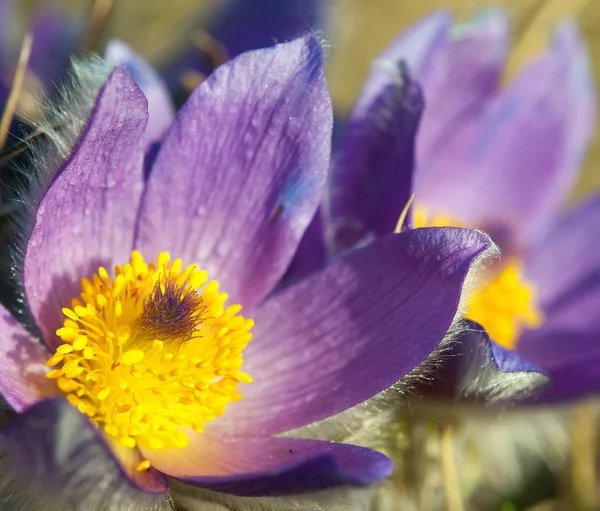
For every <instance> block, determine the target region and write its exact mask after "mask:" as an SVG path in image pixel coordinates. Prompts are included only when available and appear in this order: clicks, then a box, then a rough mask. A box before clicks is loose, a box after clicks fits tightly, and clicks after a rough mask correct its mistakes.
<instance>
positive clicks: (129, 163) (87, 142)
mask: <svg viewBox="0 0 600 511" xmlns="http://www.w3.org/2000/svg"><path fill="white" fill-rule="evenodd" d="M147 119H148V111H147V107H146V98H144V95H143V94H142V92H141V91H140V90H139V89H138V87H137V86H136V85H135V83H133V81H132V80H131V79H130V78H129V77H128V76H127V73H126V72H125V70H124V69H121V68H116V69H115V70H114V71H113V72H112V74H111V76H110V78H109V79H108V81H107V83H106V84H105V85H104V87H103V88H102V89H101V91H100V93H99V95H98V99H97V100H96V105H95V107H94V110H93V112H92V115H91V118H90V120H89V122H88V126H87V127H86V129H85V130H84V132H83V134H82V135H81V138H80V140H79V142H78V144H77V145H76V147H75V148H74V149H73V151H72V153H71V156H70V157H69V159H68V160H67V161H66V162H65V164H64V166H63V167H62V169H61V170H60V171H59V174H58V175H57V177H56V179H55V180H54V182H53V183H52V184H51V185H50V187H49V188H48V190H46V193H45V195H44V197H43V198H42V200H41V202H40V204H39V207H38V210H37V213H36V217H35V226H34V228H33V231H32V233H31V235H30V237H29V241H28V243H27V248H26V253H25V269H24V273H25V275H24V278H25V291H26V297H27V302H28V304H29V307H30V309H31V311H32V313H33V315H34V318H35V320H36V323H37V325H38V327H39V329H40V330H41V332H42V334H43V338H44V340H45V341H46V342H47V344H48V345H49V346H51V347H53V346H55V345H56V344H57V343H58V338H57V337H56V336H55V331H56V329H57V328H59V327H60V326H61V324H62V314H61V308H62V307H66V306H69V305H70V303H71V299H73V298H75V297H78V296H79V294H80V286H79V282H80V279H82V278H84V277H91V275H92V274H93V273H94V272H96V271H97V270H98V267H99V266H101V265H102V266H105V267H106V268H109V269H110V268H112V267H113V266H114V264H115V263H119V264H122V263H123V262H125V261H127V260H128V259H129V257H130V251H131V249H132V247H133V233H134V227H135V220H136V217H137V210H138V205H139V201H140V196H141V192H142V187H143V168H142V164H143V139H144V130H145V128H146V122H147Z"/></svg>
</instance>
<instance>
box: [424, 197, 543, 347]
mask: <svg viewBox="0 0 600 511" xmlns="http://www.w3.org/2000/svg"><path fill="white" fill-rule="evenodd" d="M426 226H428V227H463V224H462V223H461V222H460V221H459V220H457V219H456V218H453V217H452V216H451V215H450V214H447V213H438V214H436V215H429V214H428V211H427V210H426V209H425V208H423V207H422V206H419V207H415V208H414V209H413V227H426ZM485 277H486V276H484V278H483V280H482V282H481V283H480V284H479V285H478V286H476V288H475V290H474V291H473V294H472V295H471V297H470V300H469V307H468V312H467V314H465V317H466V318H467V319H470V320H472V321H475V322H477V323H479V324H480V325H481V326H483V327H484V328H485V329H486V331H487V332H488V334H489V335H490V337H491V338H492V339H493V340H494V341H496V342H497V343H498V344H500V345H501V346H503V347H505V348H508V349H514V348H515V347H516V344H517V341H518V339H519V336H520V335H521V333H522V332H523V330H524V329H526V328H530V329H535V328H539V327H540V326H541V325H542V323H543V315H542V312H541V311H540V310H539V309H538V308H537V306H536V296H535V284H534V283H533V282H530V281H528V280H525V278H524V276H523V262H522V261H521V260H520V259H519V258H517V257H509V258H507V259H504V260H501V261H500V262H498V263H496V264H495V265H494V266H493V267H492V268H490V270H489V272H488V274H487V278H485Z"/></svg>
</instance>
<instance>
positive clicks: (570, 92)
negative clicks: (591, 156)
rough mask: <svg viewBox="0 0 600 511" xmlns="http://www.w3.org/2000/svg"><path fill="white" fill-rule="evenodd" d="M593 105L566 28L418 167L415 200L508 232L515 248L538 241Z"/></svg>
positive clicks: (578, 50)
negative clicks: (482, 110)
mask: <svg viewBox="0 0 600 511" xmlns="http://www.w3.org/2000/svg"><path fill="white" fill-rule="evenodd" d="M592 104H593V83H592V80H591V75H590V73H589V68H588V65H587V59H586V56H585V52H584V50H583V48H582V45H581V43H580V41H579V39H578V37H577V34H576V32H575V29H574V27H573V26H571V25H565V26H563V27H561V29H560V30H559V32H558V35H557V38H556V41H555V44H554V46H553V48H552V50H551V51H550V53H549V54H547V55H546V56H544V57H542V58H540V59H539V60H537V61H535V62H534V63H533V64H531V65H530V66H529V67H528V68H526V69H525V71H524V72H523V73H522V74H521V75H520V76H519V77H518V79H517V80H516V81H515V82H514V83H513V84H512V85H511V86H510V87H509V88H508V89H507V90H506V91H505V92H504V93H503V94H501V95H499V96H498V98H497V99H496V100H494V101H493V102H492V103H491V104H490V106H489V108H488V109H487V110H486V112H485V113H484V114H483V116H482V118H481V119H480V120H475V121H473V122H471V123H466V127H465V128H464V129H463V130H462V131H459V132H458V134H457V136H456V137H454V138H453V139H452V140H451V141H449V142H448V144H446V145H445V146H443V147H441V148H440V149H439V150H438V151H437V153H436V155H435V156H436V157H435V158H433V157H432V158H429V159H428V161H427V168H424V169H419V172H421V170H422V172H423V179H422V181H419V186H417V190H416V193H417V197H418V200H420V201H421V202H423V203H425V204H426V205H427V206H429V207H430V208H434V209H437V210H445V211H450V212H451V213H452V214H453V215H454V216H456V217H458V218H459V219H462V220H463V221H464V222H466V223H467V224H468V225H471V226H476V227H481V228H486V227H488V226H489V225H490V224H493V226H494V228H499V227H504V228H506V229H509V230H511V231H512V232H513V233H514V235H515V236H516V237H517V238H518V239H517V243H518V242H523V241H524V240H527V239H528V238H530V237H535V236H537V235H538V233H539V232H541V229H542V228H543V227H544V226H545V224H546V222H547V221H548V219H549V218H550V216H551V214H552V213H553V212H554V211H555V209H556V207H557V204H558V203H559V202H560V201H561V200H562V199H563V198H564V194H565V192H567V191H568V189H569V187H570V185H571V184H572V181H573V178H574V177H575V176H576V173H577V172H578V171H579V166H580V163H581V157H582V155H583V151H584V148H585V147H586V145H587V143H588V141H589V136H590V133H591V127H592V122H591V118H592V116H593V115H594V114H593V110H594V109H593V108H592ZM419 179H421V178H419ZM515 183H518V186H515ZM534 233H535V236H534Z"/></svg>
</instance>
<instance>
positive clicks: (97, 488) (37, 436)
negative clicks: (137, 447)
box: [0, 399, 167, 509]
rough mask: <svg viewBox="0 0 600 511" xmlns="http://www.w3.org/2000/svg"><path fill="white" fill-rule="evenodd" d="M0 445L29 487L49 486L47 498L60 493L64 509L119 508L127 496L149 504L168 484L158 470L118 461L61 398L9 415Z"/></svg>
mask: <svg viewBox="0 0 600 511" xmlns="http://www.w3.org/2000/svg"><path fill="white" fill-rule="evenodd" d="M0 445H2V448H3V451H5V450H8V451H9V452H10V453H11V454H12V460H13V462H14V464H15V469H16V470H17V471H18V472H20V473H21V474H22V477H23V478H27V479H28V481H29V484H32V485H35V486H33V487H32V491H38V490H42V491H45V492H48V494H49V498H48V500H49V501H54V500H58V499H64V500H60V501H61V502H64V504H65V509H67V508H70V507H71V506H77V509H105V508H109V507H110V508H111V509H121V506H123V508H128V507H129V506H128V505H131V503H132V502H136V503H137V504H138V505H139V506H140V507H143V506H144V505H146V506H147V507H148V508H149V509H154V507H152V506H153V505H157V504H158V503H159V502H161V501H162V500H163V499H164V497H163V496H162V494H163V493H164V492H165V491H166V490H167V480H166V478H165V476H164V475H163V474H161V473H160V472H158V471H156V470H153V469H151V470H149V471H147V472H139V471H136V470H135V468H134V467H131V466H129V467H123V466H122V465H121V464H119V462H118V461H117V460H116V458H115V457H114V456H113V454H112V452H111V450H110V449H109V448H108V446H107V444H106V443H105V442H104V440H103V439H102V438H101V437H100V435H99V433H98V430H96V429H95V428H94V427H93V426H92V425H91V423H90V422H89V421H88V420H87V418H86V416H85V415H83V414H81V413H79V412H78V411H77V410H76V409H75V408H73V407H72V406H71V405H70V404H68V403H67V402H66V401H65V400H64V399H51V400H47V401H42V402H40V403H38V404H37V405H35V406H33V407H32V408H30V409H29V410H27V411H26V412H25V413H23V414H21V415H17V416H16V417H15V418H13V419H12V420H10V421H9V422H8V423H7V424H6V425H5V426H4V427H3V428H2V430H0ZM131 451H132V452H134V451H133V450H131ZM126 469H127V471H126ZM112 506H114V507H112Z"/></svg>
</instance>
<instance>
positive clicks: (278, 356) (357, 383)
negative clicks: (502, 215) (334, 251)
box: [207, 228, 490, 436]
mask: <svg viewBox="0 0 600 511" xmlns="http://www.w3.org/2000/svg"><path fill="white" fill-rule="evenodd" d="M489 245H490V241H489V239H488V238H487V237H486V236H484V235H482V234H480V233H478V232H475V231H468V230H464V229H453V228H443V229H435V228H434V229H416V230H410V231H406V232H403V233H401V234H391V235H388V236H386V237H383V238H381V239H379V240H377V241H376V242H373V243H371V244H369V245H367V246H366V247H364V248H361V249H358V250H355V251H352V252H350V253H348V254H347V255H346V256H344V257H341V258H339V259H337V260H336V261H334V262H333V263H332V264H330V265H329V266H328V267H326V268H325V269H324V270H323V271H321V272H319V273H316V274H314V275H312V276H310V277H308V278H306V279H304V280H302V281H300V282H299V283H298V284H296V285H294V286H290V287H289V288H287V289H285V290H284V291H282V292H281V293H279V294H278V295H275V296H273V297H271V298H270V299H269V300H267V302H266V303H265V304H264V305H262V306H261V307H260V308H259V309H258V310H257V311H256V313H255V314H254V318H255V320H256V326H255V327H254V330H253V332H254V340H253V341H252V342H251V343H250V345H249V346H248V348H247V349H246V351H245V360H246V363H245V365H244V371H247V372H248V374H251V375H252V377H253V378H254V382H253V383H252V384H250V385H247V386H244V387H243V388H241V390H240V392H241V393H242V395H243V399H242V400H241V401H239V402H236V403H235V404H233V405H232V406H230V407H229V408H228V410H227V413H226V414H225V415H223V416H222V417H220V418H219V419H217V420H215V421H213V422H211V423H210V424H209V425H207V428H209V427H210V428H214V430H215V431H218V432H219V433H226V434H232V435H243V436H246V435H262V434H275V433H280V432H282V431H287V430H290V429H293V428H297V427H300V426H303V425H306V424H309V423H312V422H315V421H318V420H320V419H323V418H325V417H329V416H331V415H334V414H336V413H339V412H341V411H343V410H345V409H347V408H350V407H351V406H354V405H356V404H358V403H360V402H362V401H364V400H366V399H368V398H370V397H372V396H373V395H375V394H376V393H378V392H380V391H382V390H384V389H386V388H388V387H389V386H391V385H392V384H394V383H395V382H397V381H398V380H400V379H401V378H402V377H403V376H404V375H406V374H407V373H408V372H410V371H412V370H413V369H414V368H415V367H416V366H417V365H419V364H420V363H421V362H422V361H423V360H424V359H425V358H426V357H427V356H428V355H429V354H430V353H431V351H432V350H433V349H434V348H435V347H436V346H437V345H438V344H439V342H440V341H441V340H442V338H443V337H444V335H445V334H446V331H447V330H448V327H449V326H450V324H451V322H452V319H453V317H454V315H455V313H456V309H457V306H458V301H459V299H460V294H461V289H462V285H463V282H464V279H465V276H466V274H467V272H468V271H469V268H470V266H471V263H472V262H473V260H474V259H475V258H476V257H477V256H478V255H480V254H481V253H482V252H483V251H484V250H485V249H487V248H488V247H489Z"/></svg>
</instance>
